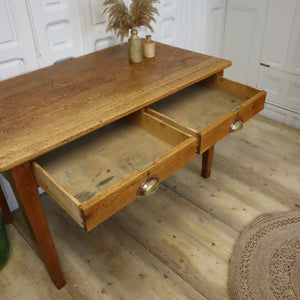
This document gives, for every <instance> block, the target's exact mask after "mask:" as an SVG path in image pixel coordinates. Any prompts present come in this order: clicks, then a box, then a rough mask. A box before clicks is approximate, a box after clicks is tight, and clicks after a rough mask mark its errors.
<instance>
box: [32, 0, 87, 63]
mask: <svg viewBox="0 0 300 300" xmlns="http://www.w3.org/2000/svg"><path fill="white" fill-rule="evenodd" d="M28 3H29V7H28V9H29V11H30V14H31V17H32V25H33V30H34V35H35V41H36V45H37V52H38V56H39V59H40V60H39V63H40V66H41V67H45V66H49V65H52V64H54V63H56V62H59V61H62V60H65V59H68V58H72V57H77V56H80V55H82V54H84V52H83V48H82V44H81V31H80V22H79V12H78V6H77V0H68V1H67V0H39V1H37V0H29V1H28Z"/></svg>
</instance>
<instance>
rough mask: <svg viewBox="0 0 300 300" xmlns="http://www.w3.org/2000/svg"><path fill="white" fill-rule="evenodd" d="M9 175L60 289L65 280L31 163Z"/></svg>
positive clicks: (31, 229) (53, 278) (50, 272)
mask: <svg viewBox="0 0 300 300" xmlns="http://www.w3.org/2000/svg"><path fill="white" fill-rule="evenodd" d="M11 176H12V179H13V181H14V185H15V189H16V191H17V193H18V196H19V197H17V198H19V199H18V202H19V206H20V208H21V210H22V212H23V215H24V217H25V220H26V222H27V225H28V227H29V229H30V231H31V234H32V236H33V238H34V240H35V242H36V245H37V247H38V249H39V251H40V255H41V257H42V259H43V261H44V263H45V265H46V268H47V270H48V272H49V274H50V276H51V279H52V281H53V282H54V284H55V286H56V287H57V288H58V289H60V288H62V287H63V286H64V285H65V284H66V282H65V279H64V277H63V274H62V271H61V268H60V265H59V261H58V258H57V254H56V250H55V247H54V243H53V240H52V237H51V233H50V230H49V228H48V224H47V221H46V218H45V215H44V211H43V207H42V203H41V199H40V195H39V192H38V186H37V184H36V181H35V177H34V174H33V171H32V167H31V163H30V162H26V163H24V164H22V165H20V166H18V167H15V168H13V169H11Z"/></svg>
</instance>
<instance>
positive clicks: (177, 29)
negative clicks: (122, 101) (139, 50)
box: [146, 0, 186, 47]
mask: <svg viewBox="0 0 300 300" xmlns="http://www.w3.org/2000/svg"><path fill="white" fill-rule="evenodd" d="M185 5H186V3H185V1H180V0H161V1H160V4H158V6H157V7H158V11H159V16H156V15H155V19H156V23H155V24H153V28H154V31H155V33H154V34H153V39H154V40H156V41H158V42H162V43H165V44H168V45H172V46H177V47H183V43H182V42H181V41H182V38H181V37H182V34H183V31H182V28H181V26H180V25H181V24H180V16H181V14H180V12H182V10H183V9H184V6H185ZM146 34H151V33H150V32H146Z"/></svg>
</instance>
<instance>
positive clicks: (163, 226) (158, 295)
mask: <svg viewBox="0 0 300 300" xmlns="http://www.w3.org/2000/svg"><path fill="white" fill-rule="evenodd" d="M200 171H201V157H199V156H198V157H197V159H196V160H195V161H193V162H192V163H191V164H189V165H188V166H186V167H185V168H183V169H182V170H180V171H179V172H177V173H176V174H174V175H173V176H171V177H170V178H169V179H168V180H166V181H165V182H164V183H163V184H162V185H161V187H160V189H159V191H158V192H157V193H156V194H155V195H152V196H149V197H146V198H140V199H138V200H136V201H135V202H133V203H132V204H131V205H129V206H128V207H126V208H125V209H123V210H122V211H120V212H119V213H118V214H116V215H115V216H113V217H112V218H110V219H109V220H107V221H105V222H104V223H102V224H101V225H99V226H98V227H96V228H95V229H94V230H92V231H91V232H90V233H86V232H84V231H83V230H82V229H80V228H79V226H78V225H77V224H75V223H74V222H73V220H71V219H70V218H69V217H68V216H67V215H66V214H65V213H64V212H63V211H62V210H61V209H60V208H59V207H58V206H57V205H56V204H55V203H54V202H53V201H52V200H51V199H50V198H49V197H48V196H47V195H43V196H42V200H43V204H44V208H45V213H46V217H47V220H48V223H49V226H50V229H51V232H52V234H53V239H54V242H55V245H56V249H57V252H58V255H59V259H60V262H61V265H62V269H63V272H64V274H65V278H66V280H67V285H66V286H65V287H64V288H63V289H61V290H57V289H56V288H54V286H53V285H52V283H51V281H50V279H49V277H48V274H47V273H46V271H45V269H44V266H43V264H42V262H41V261H40V259H39V258H38V256H37V254H36V253H35V252H34V251H32V248H33V249H35V248H34V246H33V242H32V240H31V238H30V237H29V234H28V232H27V229H26V226H25V224H24V221H23V219H22V216H21V214H20V212H18V211H17V212H15V213H14V217H15V220H16V221H15V222H14V224H13V225H10V226H8V228H7V230H8V236H9V240H10V244H11V248H12V252H11V257H10V260H9V262H8V264H7V265H6V267H5V268H4V269H3V270H2V271H1V273H0V298H1V299H3V300H6V299H9V300H10V299H22V300H24V299H30V300H32V299H128V300H134V299H143V300H144V299H151V300H153V299H164V300H165V299H199V300H201V299H218V300H221V299H227V293H226V283H227V271H228V263H229V259H230V255H231V252H232V249H233V247H234V244H235V242H236V240H237V238H238V236H239V233H240V232H241V231H242V230H243V228H244V227H245V226H246V225H247V224H248V223H249V222H250V221H251V220H253V219H254V218H255V217H256V216H258V215H260V214H262V213H265V212H274V211H287V210H296V209H299V207H300V131H299V130H296V129H293V128H290V127H287V126H284V125H280V124H279V123H276V122H273V121H271V120H268V119H265V118H263V117H261V116H258V117H255V118H254V119H253V120H251V121H249V122H248V123H247V124H246V125H245V129H244V130H242V131H241V132H239V133H237V134H233V135H230V136H228V137H227V138H225V139H224V140H223V141H221V142H220V143H218V144H217V146H216V150H215V158H214V166H213V172H212V176H211V177H210V178H209V179H203V178H202V177H201V176H200Z"/></svg>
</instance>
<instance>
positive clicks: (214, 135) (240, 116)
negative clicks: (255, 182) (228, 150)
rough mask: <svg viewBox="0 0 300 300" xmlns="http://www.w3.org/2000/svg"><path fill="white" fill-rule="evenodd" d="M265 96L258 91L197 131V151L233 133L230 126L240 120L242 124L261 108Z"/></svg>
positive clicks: (207, 147) (201, 151)
mask: <svg viewBox="0 0 300 300" xmlns="http://www.w3.org/2000/svg"><path fill="white" fill-rule="evenodd" d="M265 98H266V93H265V92H259V93H258V94H257V95H255V96H254V97H252V98H251V99H249V100H247V101H246V102H245V103H243V104H242V105H241V107H240V108H238V109H237V110H236V111H235V112H230V113H228V114H226V115H225V116H224V117H222V118H220V119H219V120H218V121H216V122H214V123H213V124H211V125H209V126H207V127H206V128H205V129H203V130H202V131H201V132H200V133H199V136H200V142H199V144H200V146H199V153H200V154H201V153H203V152H205V151H206V150H208V149H209V148H211V147H212V146H213V145H215V144H216V143H217V142H218V141H220V140H221V139H222V138H224V137H225V136H227V135H228V134H230V133H234V130H232V126H234V124H235V123H236V122H239V121H240V122H241V123H242V124H244V123H245V122H246V121H248V120H249V119H251V118H252V117H253V116H255V115H256V114H258V113H259V112H260V111H261V110H263V108H264V104H265Z"/></svg>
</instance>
